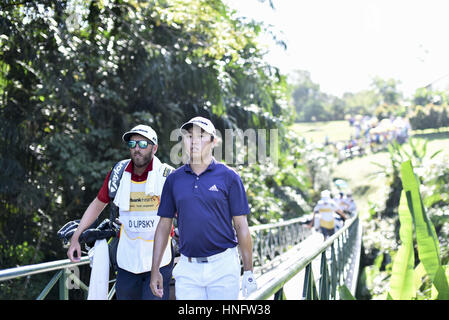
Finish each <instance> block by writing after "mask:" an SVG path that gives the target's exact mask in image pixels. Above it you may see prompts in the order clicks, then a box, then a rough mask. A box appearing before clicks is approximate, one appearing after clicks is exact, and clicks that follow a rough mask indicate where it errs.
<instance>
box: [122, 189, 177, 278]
mask: <svg viewBox="0 0 449 320" xmlns="http://www.w3.org/2000/svg"><path fill="white" fill-rule="evenodd" d="M145 182H146V181H142V182H135V181H131V188H130V191H131V192H130V205H129V211H124V210H121V209H120V211H119V212H120V217H119V220H120V222H121V223H122V226H121V229H120V241H119V244H118V248H117V264H118V266H119V267H120V268H122V269H125V270H127V271H129V272H132V273H142V272H147V271H151V264H152V259H153V245H154V234H155V232H156V227H157V224H158V222H159V219H160V217H159V216H158V215H157V209H158V208H159V203H160V195H149V194H145ZM169 241H170V239H169ZM169 244H170V242H169ZM169 244H168V245H167V247H166V250H165V252H164V255H163V258H162V262H161V266H165V265H167V264H169V263H170V261H171V258H172V256H171V246H170V245H169Z"/></svg>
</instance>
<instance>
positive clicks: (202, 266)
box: [173, 247, 240, 300]
mask: <svg viewBox="0 0 449 320" xmlns="http://www.w3.org/2000/svg"><path fill="white" fill-rule="evenodd" d="M204 261H205V259H204V258H199V259H197V258H188V257H186V256H184V255H181V258H180V259H179V261H178V263H177V264H176V266H175V268H174V269H173V277H174V278H175V292H176V299H177V300H237V299H238V296H239V290H240V259H239V254H238V250H237V247H234V248H231V249H227V250H225V251H223V252H221V253H218V254H216V255H213V256H210V257H207V262H204Z"/></svg>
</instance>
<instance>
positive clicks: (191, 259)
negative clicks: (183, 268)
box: [182, 248, 234, 263]
mask: <svg viewBox="0 0 449 320" xmlns="http://www.w3.org/2000/svg"><path fill="white" fill-rule="evenodd" d="M233 249H234V248H229V249H226V250H225V251H223V252H220V253H217V254H214V255H211V256H209V257H186V256H184V255H182V256H183V257H184V258H186V259H187V261H189V262H196V263H208V262H212V261H214V260H218V259H219V258H221V257H222V256H224V255H226V254H227V253H228V252H229V251H230V250H233Z"/></svg>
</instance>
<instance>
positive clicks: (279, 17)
mask: <svg viewBox="0 0 449 320" xmlns="http://www.w3.org/2000/svg"><path fill="white" fill-rule="evenodd" d="M272 1H273V3H274V7H275V10H273V9H272V8H271V7H270V6H269V3H268V0H266V2H265V3H260V2H259V1H257V0H225V3H228V4H229V5H230V6H231V8H234V9H237V11H238V13H239V15H242V16H246V17H250V18H254V19H255V20H258V21H263V22H265V24H271V25H273V30H274V31H276V33H278V34H280V35H281V36H283V39H284V40H285V42H286V43H287V47H288V48H287V51H284V50H283V49H281V48H280V47H276V46H274V45H272V44H271V45H270V50H271V51H270V53H269V54H268V55H267V57H266V58H267V60H268V61H269V62H270V63H271V64H272V65H275V66H278V67H279V68H280V69H281V70H282V72H283V73H285V74H288V73H289V72H291V71H292V70H297V69H300V70H307V71H310V73H311V76H312V80H313V81H314V82H315V83H318V84H320V87H321V90H322V91H324V92H327V93H331V94H334V95H337V96H341V95H342V94H343V93H344V92H348V91H349V92H357V91H360V90H363V89H368V88H369V86H370V84H371V79H372V78H373V77H374V76H380V77H381V78H383V79H388V78H393V79H395V80H399V81H401V85H400V86H399V89H400V90H402V92H403V93H404V94H405V96H406V97H410V96H411V95H413V94H414V92H415V90H416V89H417V88H419V87H423V86H426V85H427V84H429V83H431V82H433V81H435V80H437V79H440V78H442V77H443V78H444V81H443V80H441V81H439V82H438V83H437V84H441V83H442V82H444V83H446V84H447V83H449V15H448V14H449V1H447V0H408V1H406V0H313V1H312V0H272ZM266 41H268V40H266Z"/></svg>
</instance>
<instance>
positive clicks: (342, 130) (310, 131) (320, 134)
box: [290, 121, 355, 143]
mask: <svg viewBox="0 0 449 320" xmlns="http://www.w3.org/2000/svg"><path fill="white" fill-rule="evenodd" d="M290 128H291V129H292V130H293V131H295V132H296V133H297V134H298V135H299V136H301V137H304V138H306V139H307V140H310V141H312V142H316V143H323V142H324V141H325V139H326V136H328V137H329V140H331V141H340V140H349V139H350V137H351V135H353V134H354V133H355V131H354V128H353V127H351V126H349V123H348V121H329V122H301V123H295V124H293V125H292V126H291V127H290Z"/></svg>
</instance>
